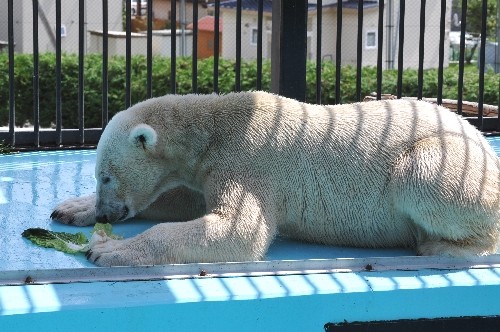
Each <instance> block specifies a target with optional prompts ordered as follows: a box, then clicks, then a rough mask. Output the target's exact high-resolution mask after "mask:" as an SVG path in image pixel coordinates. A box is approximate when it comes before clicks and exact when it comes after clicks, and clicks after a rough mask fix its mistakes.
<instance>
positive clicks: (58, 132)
mask: <svg viewBox="0 0 500 332" xmlns="http://www.w3.org/2000/svg"><path fill="white" fill-rule="evenodd" d="M61 104H62V98H61V0H56V145H59V146H60V145H61V144H62V109H61V106H62V105H61Z"/></svg>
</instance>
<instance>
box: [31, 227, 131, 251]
mask: <svg viewBox="0 0 500 332" xmlns="http://www.w3.org/2000/svg"><path fill="white" fill-rule="evenodd" d="M22 236H23V237H25V238H27V239H28V240H30V241H31V242H32V243H34V244H36V245H38V246H41V247H45V248H53V249H56V250H58V251H62V252H65V253H67V254H76V253H79V252H86V251H87V250H89V248H90V247H91V244H94V243H96V242H104V241H107V240H108V239H115V240H116V239H121V238H122V237H121V236H118V235H116V234H113V233H112V226H111V224H100V223H97V224H95V226H94V229H93V230H92V236H91V239H90V241H89V239H88V238H87V237H86V236H85V234H83V233H82V232H78V233H75V234H72V233H66V232H55V231H49V230H46V229H43V228H29V229H27V230H25V231H24V232H23V233H22Z"/></svg>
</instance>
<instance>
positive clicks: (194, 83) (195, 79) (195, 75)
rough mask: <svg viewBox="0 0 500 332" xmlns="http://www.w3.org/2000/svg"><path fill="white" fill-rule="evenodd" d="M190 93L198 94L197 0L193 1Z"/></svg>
mask: <svg viewBox="0 0 500 332" xmlns="http://www.w3.org/2000/svg"><path fill="white" fill-rule="evenodd" d="M191 66H192V71H193V73H192V77H191V80H192V91H193V93H197V92H198V0H193V57H192V65H191Z"/></svg>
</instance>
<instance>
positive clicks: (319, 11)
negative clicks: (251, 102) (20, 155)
mask: <svg viewBox="0 0 500 332" xmlns="http://www.w3.org/2000/svg"><path fill="white" fill-rule="evenodd" d="M5 1H6V2H7V4H6V8H5V7H4V8H0V10H6V11H7V17H8V22H7V30H8V40H7V42H8V48H7V52H8V61H9V67H8V75H9V96H8V101H7V100H5V101H3V100H2V101H1V102H2V103H7V102H8V105H9V117H8V119H9V123H8V128H7V129H5V130H3V131H0V141H2V140H3V141H4V142H5V143H7V144H9V145H12V146H15V147H21V146H31V147H34V148H41V147H68V146H85V145H93V144H96V142H97V141H98V139H99V137H100V134H101V132H102V129H103V128H105V127H106V124H107V122H108V119H109V114H108V94H109V93H110V91H109V89H108V81H109V71H108V69H109V68H108V58H109V54H108V52H109V31H108V27H109V24H108V17H109V8H108V5H109V4H110V2H109V1H108V0H102V7H101V8H96V7H94V8H93V9H92V10H93V11H95V10H100V11H101V13H102V91H101V93H102V125H101V128H86V126H85V103H84V84H85V80H84V78H85V77H84V59H85V56H86V49H85V39H86V30H85V24H86V17H87V16H86V14H88V13H86V10H88V9H87V8H88V7H86V5H85V4H86V1H90V0H75V1H78V31H79V34H78V36H79V37H78V40H79V47H78V58H79V63H78V68H79V70H78V119H79V121H78V128H64V129H63V127H64V124H63V123H62V114H63V112H64V109H63V107H62V103H63V97H62V93H61V91H62V88H63V87H62V85H61V58H62V55H63V54H62V51H61V43H62V41H61V34H60V33H56V34H55V58H56V73H55V77H56V79H55V82H54V84H55V96H56V97H55V98H56V107H55V110H54V112H55V119H56V120H55V128H54V129H42V128H41V127H40V118H39V113H40V109H39V108H40V98H44V97H45V96H41V95H40V94H39V91H40V86H39V56H40V47H39V45H38V40H39V35H38V34H39V31H38V25H39V8H40V3H39V1H41V0H32V1H31V4H32V8H31V10H32V16H31V17H32V29H33V36H32V37H33V38H32V41H33V45H32V55H33V76H32V77H33V127H32V129H28V130H26V129H23V130H21V129H20V128H16V125H15V123H16V122H15V119H16V100H15V96H16V84H15V81H16V80H15V72H14V61H15V56H14V55H15V53H14V52H15V50H16V49H15V47H16V35H15V29H14V22H15V20H17V19H18V18H16V17H15V14H16V13H15V11H14V8H15V6H14V5H15V3H14V0H4V2H5ZM21 2H22V3H23V4H26V2H27V1H21ZM189 2H190V3H192V8H193V12H192V18H193V19H192V23H193V27H192V29H193V38H192V55H191V65H192V74H191V80H192V82H191V86H192V88H191V90H192V92H194V93H196V92H198V91H199V84H198V74H199V72H198V61H199V59H198V37H199V29H198V19H199V13H198V10H199V7H200V5H201V2H202V0H192V1H189ZM1 3H2V2H0V4H1ZM181 3H183V2H181ZM393 3H394V1H389V0H387V1H385V2H384V1H368V0H359V1H355V0H347V1H336V2H335V1H328V0H317V1H315V3H314V4H312V3H308V1H307V0H286V1H285V0H274V1H271V0H251V1H246V0H230V1H222V2H221V1H220V0H215V1H213V3H211V4H209V8H210V9H211V11H212V12H213V16H214V26H213V31H214V33H213V49H214V50H219V46H220V45H221V44H220V43H221V40H220V37H219V36H220V34H219V32H220V25H219V20H220V19H221V8H234V10H235V17H236V20H235V22H236V24H235V26H234V30H233V31H224V36H227V35H229V34H232V33H234V35H235V36H234V40H235V46H234V48H235V54H234V58H235V66H234V77H235V82H234V89H235V90H236V91H240V90H241V86H242V85H241V79H242V78H241V60H242V43H243V39H242V25H243V23H242V17H244V14H245V13H246V14H245V15H247V14H248V12H249V11H252V10H254V9H255V10H254V11H255V12H256V33H257V35H256V40H257V47H256V55H255V59H256V67H257V70H256V85H255V87H254V88H255V89H262V77H263V48H264V47H263V34H264V33H265V17H269V13H271V12H272V31H271V33H272V43H271V91H272V92H275V93H279V94H281V95H285V96H288V97H291V98H295V99H298V100H305V90H306V63H307V61H308V57H309V58H310V56H309V55H310V54H308V48H310V47H311V44H310V41H309V40H308V38H310V36H308V29H311V22H312V19H311V15H309V14H310V13H311V12H312V13H314V20H315V22H314V23H316V24H315V27H316V28H315V36H314V38H315V41H314V43H313V44H314V45H315V47H314V48H315V52H314V53H315V56H314V57H313V59H310V60H312V61H315V65H316V67H315V82H316V102H317V103H322V102H323V101H322V98H321V96H322V89H323V88H324V84H322V81H323V76H322V75H323V64H324V61H328V60H325V55H324V54H323V52H322V50H323V49H324V45H323V44H324V43H325V40H326V39H325V33H324V25H323V24H324V15H325V13H327V11H328V10H329V11H330V12H335V13H336V14H335V16H334V17H335V19H336V28H335V34H334V35H333V36H330V37H331V38H332V39H333V40H335V47H334V49H335V52H334V54H335V56H332V59H331V60H333V61H334V64H335V80H334V81H332V82H331V85H332V87H333V89H334V91H335V102H336V103H342V100H343V99H342V97H343V96H342V94H341V87H342V84H344V83H345V80H344V78H343V77H342V71H341V68H342V66H344V65H345V61H344V60H345V59H343V58H342V55H343V50H344V49H346V48H347V47H348V46H346V42H351V41H350V40H346V38H345V33H346V29H351V30H352V27H346V25H345V21H344V19H345V18H344V15H345V13H352V12H353V11H356V15H355V17H356V26H357V32H356V41H355V49H356V58H355V61H354V60H353V61H354V63H353V66H354V67H355V69H356V77H355V81H356V82H355V83H356V84H355V89H356V93H355V95H356V99H357V101H361V100H362V99H363V97H364V96H363V94H362V81H363V79H366V78H365V77H363V74H362V73H363V72H362V67H363V66H364V64H363V57H364V56H365V55H366V52H367V51H365V49H366V47H365V46H366V44H367V43H368V41H367V38H368V37H367V35H366V29H365V28H364V26H365V24H366V20H367V14H365V13H371V14H370V15H371V16H373V15H374V14H373V13H375V12H378V21H377V22H378V23H377V26H376V28H374V31H373V32H371V33H372V35H371V36H376V43H375V40H373V41H370V42H373V44H376V51H377V52H376V65H375V66H376V78H375V79H376V91H374V92H375V96H376V99H381V98H382V97H383V93H384V91H383V71H384V70H385V69H386V68H387V62H388V61H393V62H394V63H397V67H396V68H394V70H397V81H396V97H397V98H401V97H403V93H402V86H403V73H404V66H405V57H408V56H409V54H405V47H404V45H405V42H406V43H407V41H406V40H405V36H407V33H408V31H405V27H406V26H407V25H406V24H405V20H408V17H409V16H408V15H412V17H413V16H414V15H416V13H414V12H411V13H408V10H407V7H408V4H409V3H410V2H407V1H405V0H400V1H397V5H398V11H397V12H396V11H394V10H392V9H391V7H392V6H393ZM415 3H416V2H414V1H412V2H411V3H410V4H411V5H414V4H415ZM437 3H438V2H437V1H436V2H433V3H432V4H431V5H432V6H436V4H437ZM439 4H440V7H439V8H440V9H439V10H440V15H439V17H440V22H439V29H438V34H439V37H438V39H439V41H438V43H437V44H436V45H433V46H432V47H433V48H435V49H437V53H438V56H437V66H436V67H437V70H438V71H437V72H438V74H437V95H436V96H435V97H437V102H438V103H439V104H441V103H442V101H443V86H444V83H443V82H444V80H443V71H444V67H445V64H446V65H447V64H448V62H447V61H446V60H447V59H446V52H445V50H446V46H448V44H447V38H448V36H447V35H446V33H447V28H446V27H447V25H446V24H447V20H449V17H448V15H449V12H447V10H449V4H450V0H441V1H440V2H439ZM54 5H55V30H56V31H61V27H62V24H61V15H62V13H61V0H54ZM146 5H147V30H146V36H147V42H146V45H147V47H146V49H147V50H146V62H147V64H146V66H147V80H146V85H147V88H146V89H147V97H151V96H152V95H153V93H152V90H153V89H152V87H153V84H154V82H153V65H152V63H153V43H152V40H153V16H154V14H153V8H154V0H147V3H146ZM179 5H180V4H179V3H178V2H177V1H171V5H170V6H171V7H170V13H172V14H171V22H176V21H177V20H176V13H177V12H178V8H177V6H179ZM388 6H389V7H388ZM428 6H429V2H427V1H426V0H421V1H420V3H419V8H420V11H419V13H418V15H419V22H420V24H419V30H418V63H417V64H416V67H417V70H418V75H417V77H418V82H417V90H416V92H417V93H416V96H414V97H417V98H419V99H421V98H423V97H430V96H425V95H424V94H423V85H424V78H425V76H424V73H425V65H424V57H425V54H426V53H425V45H426V43H425V41H426V38H429V36H430V34H434V33H435V31H426V8H427V7H428ZM461 7H462V11H461V13H460V19H461V33H460V49H459V62H458V66H457V71H458V82H457V86H456V89H457V112H458V113H459V114H461V113H462V103H463V91H464V66H465V51H466V40H465V36H466V24H465V23H466V20H467V0H462V6H461ZM367 8H368V9H369V10H371V12H369V11H367V10H368V9H367ZM389 11H391V13H392V12H396V15H395V16H396V17H395V20H396V21H397V22H398V24H397V25H395V24H393V23H391V22H389V19H388V18H387V17H386V16H387V14H388V12H389ZM491 14H492V13H488V12H487V1H486V0H483V5H482V15H483V17H486V16H487V15H491ZM391 15H392V14H391ZM223 19H224V18H223ZM131 21H132V2H131V0H125V1H124V27H125V39H126V47H125V54H124V56H125V59H126V68H125V72H126V78H125V87H124V89H125V100H124V107H125V108H126V107H129V106H130V105H131V103H132V94H133V89H132V84H131V74H132V73H131V59H132V31H131ZM308 23H309V24H308ZM388 29H391V30H388ZM407 29H408V28H407ZM388 31H389V32H391V33H392V31H396V32H397V33H396V34H394V36H397V37H398V38H397V43H396V40H395V38H393V36H392V35H391V36H390V38H386V39H384V33H387V32H388ZM170 33H171V36H176V35H177V26H176V24H171V26H170ZM405 33H406V34H405ZM343 36H344V37H343ZM384 43H385V44H384ZM388 43H394V44H395V45H396V46H397V47H396V48H393V49H394V50H396V49H397V59H392V60H390V59H388V58H387V56H385V57H384V53H383V52H384V47H386V46H387V44H388ZM486 44H487V43H486V20H483V23H482V27H481V37H480V46H479V47H480V50H479V53H478V54H479V59H478V71H477V72H478V76H479V78H478V82H479V84H478V87H477V90H478V91H477V96H478V97H477V100H469V101H473V102H477V103H478V116H477V117H476V118H474V119H471V121H472V122H473V123H474V124H475V125H477V126H478V127H479V128H480V129H482V130H485V131H498V128H500V120H499V118H498V116H497V117H493V118H485V117H483V105H484V99H483V94H484V73H485V46H486ZM177 47H178V45H177V38H173V37H172V38H171V39H170V62H171V68H173V69H171V70H170V82H171V84H170V87H171V88H170V91H165V93H172V94H175V93H177V91H176V81H177V76H176V70H175V68H176V63H177V61H178V55H177V53H178V52H177ZM220 57H221V55H220V54H219V52H217V51H215V52H214V54H213V91H214V92H219V74H220V71H219V60H220ZM384 61H385V62H386V63H384ZM0 125H1V124H0Z"/></svg>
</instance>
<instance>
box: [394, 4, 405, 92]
mask: <svg viewBox="0 0 500 332" xmlns="http://www.w3.org/2000/svg"><path fill="white" fill-rule="evenodd" d="M405 11H406V0H400V2H399V41H398V79H397V83H396V86H397V88H396V90H397V92H396V94H397V98H401V97H402V94H403V56H404V43H405Z"/></svg>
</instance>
